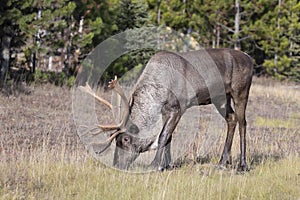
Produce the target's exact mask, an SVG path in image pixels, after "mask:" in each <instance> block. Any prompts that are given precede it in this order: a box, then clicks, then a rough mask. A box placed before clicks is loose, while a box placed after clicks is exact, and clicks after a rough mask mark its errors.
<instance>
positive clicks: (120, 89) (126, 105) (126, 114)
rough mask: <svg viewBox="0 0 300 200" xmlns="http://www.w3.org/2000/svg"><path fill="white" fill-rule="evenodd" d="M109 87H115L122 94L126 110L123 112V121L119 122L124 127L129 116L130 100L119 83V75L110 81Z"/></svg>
mask: <svg viewBox="0 0 300 200" xmlns="http://www.w3.org/2000/svg"><path fill="white" fill-rule="evenodd" d="M108 87H109V88H110V89H114V90H115V91H116V92H117V93H118V94H119V95H120V96H121V98H122V100H123V102H124V106H125V111H124V114H123V118H122V121H121V122H120V124H119V125H120V127H124V126H125V124H126V122H127V119H128V117H129V101H128V99H127V97H126V95H125V94H124V92H123V90H122V88H121V87H120V85H119V83H118V80H117V76H115V79H114V80H111V81H110V82H109V84H108Z"/></svg>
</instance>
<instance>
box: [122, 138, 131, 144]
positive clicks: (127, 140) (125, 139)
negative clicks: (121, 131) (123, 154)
mask: <svg viewBox="0 0 300 200" xmlns="http://www.w3.org/2000/svg"><path fill="white" fill-rule="evenodd" d="M122 140H123V142H125V143H128V142H129V141H130V137H129V136H124V137H123V138H122Z"/></svg>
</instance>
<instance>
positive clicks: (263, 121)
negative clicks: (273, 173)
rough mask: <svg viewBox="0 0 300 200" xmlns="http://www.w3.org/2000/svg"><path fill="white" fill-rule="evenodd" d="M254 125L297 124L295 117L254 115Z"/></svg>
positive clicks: (280, 125)
mask: <svg viewBox="0 0 300 200" xmlns="http://www.w3.org/2000/svg"><path fill="white" fill-rule="evenodd" d="M254 125H255V126H258V127H268V128H296V127H297V126H298V124H297V120H296V118H293V117H291V118H288V119H287V120H283V119H270V118H265V117H260V116H258V117H256V119H255V121H254Z"/></svg>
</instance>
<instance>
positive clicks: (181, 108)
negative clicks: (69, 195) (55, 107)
mask: <svg viewBox="0 0 300 200" xmlns="http://www.w3.org/2000/svg"><path fill="white" fill-rule="evenodd" d="M252 71H253V63H252V59H251V58H250V57H249V56H248V55H247V54H246V53H243V52H241V51H237V50H232V49H206V50H198V51H191V52H187V53H174V52H168V51H161V52H158V53H156V54H155V55H154V56H153V57H152V58H151V59H150V60H149V62H148V64H147V65H146V67H145V69H144V70H143V72H142V74H141V76H140V77H139V79H138V81H137V83H136V85H135V87H134V90H133V92H132V94H131V96H130V99H129V100H128V99H127V97H126V95H125V94H124V92H123V91H122V88H121V87H120V85H119V84H118V81H117V80H116V79H115V80H112V81H111V82H110V83H109V86H108V87H109V88H110V89H113V90H114V91H115V92H116V93H117V94H118V95H120V97H121V99H122V102H123V104H124V108H125V111H124V113H123V116H122V120H121V122H120V123H119V124H111V125H99V128H100V129H101V130H102V131H111V132H112V134H111V135H110V137H109V138H108V139H107V141H106V142H105V147H104V148H103V149H102V150H101V151H99V152H98V153H102V152H103V151H105V150H106V149H107V148H108V147H109V146H110V145H111V143H112V141H114V140H115V142H116V148H115V152H114V161H113V164H114V166H116V167H117V168H120V169H128V168H129V166H130V165H131V164H132V163H133V162H134V161H135V159H136V158H137V157H138V156H139V154H140V153H143V152H146V151H148V150H153V149H154V150H156V154H155V157H154V160H153V161H152V163H151V166H152V167H153V168H154V169H156V170H164V169H166V168H168V167H169V165H170V162H171V151H170V145H168V144H169V143H171V140H172V133H173V131H174V129H175V128H176V125H177V124H178V122H179V120H180V118H181V116H182V115H183V114H184V113H185V111H186V110H187V109H188V108H190V107H192V106H200V105H207V104H214V105H215V107H216V109H217V110H218V111H219V113H220V114H221V115H222V117H223V118H224V119H225V120H226V122H227V136H226V141H225V145H224V149H223V153H222V156H221V159H220V161H219V166H220V167H227V166H228V165H230V164H232V156H231V146H232V141H233V136H234V132H235V128H236V125H237V124H238V126H239V135H240V161H239V165H238V170H239V171H246V170H247V169H248V167H247V163H246V118H245V111H246V106H247V101H248V96H249V90H250V86H251V81H252ZM187 85H189V86H190V88H192V92H189V91H188V90H187ZM80 89H81V90H82V91H84V92H87V93H88V94H90V95H92V96H94V97H95V98H96V99H97V100H98V101H99V102H101V103H103V104H104V105H106V106H107V107H109V108H110V109H112V105H111V104H110V103H109V102H107V101H106V100H105V99H103V98H101V97H100V96H98V95H97V94H95V93H94V92H93V90H92V89H91V87H90V86H89V85H88V84H86V85H85V86H80ZM161 117H162V122H163V126H162V128H161V131H160V132H158V133H155V134H153V133H152V134H151V135H149V137H139V133H140V131H142V130H143V129H145V128H147V127H149V126H151V125H152V124H153V123H154V122H155V121H156V120H157V118H161Z"/></svg>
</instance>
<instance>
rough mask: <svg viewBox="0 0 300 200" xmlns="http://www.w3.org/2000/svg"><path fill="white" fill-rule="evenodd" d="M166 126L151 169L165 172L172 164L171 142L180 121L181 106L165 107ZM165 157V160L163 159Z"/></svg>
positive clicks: (160, 136)
mask: <svg viewBox="0 0 300 200" xmlns="http://www.w3.org/2000/svg"><path fill="white" fill-rule="evenodd" d="M163 115H164V116H163V119H164V126H163V129H162V131H161V132H160V135H159V138H158V145H157V151H156V155H155V157H154V160H153V161H152V163H151V165H150V166H151V167H153V168H154V169H158V170H160V171H163V170H164V169H165V168H166V167H167V165H168V164H169V163H170V159H171V158H170V157H171V156H170V155H171V153H170V146H169V145H170V144H169V143H170V142H171V138H172V133H173V131H174V129H175V128H176V126H177V124H178V122H179V119H180V116H181V115H180V108H179V106H165V107H164V108H163ZM163 156H164V158H162V157H163Z"/></svg>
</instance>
